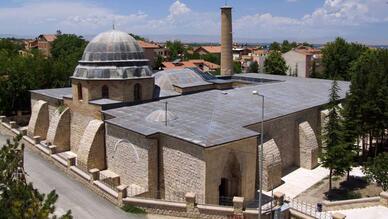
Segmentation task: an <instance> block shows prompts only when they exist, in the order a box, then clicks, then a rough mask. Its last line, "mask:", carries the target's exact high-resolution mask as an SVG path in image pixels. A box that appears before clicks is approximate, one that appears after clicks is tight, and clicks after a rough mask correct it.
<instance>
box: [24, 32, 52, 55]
mask: <svg viewBox="0 0 388 219" xmlns="http://www.w3.org/2000/svg"><path fill="white" fill-rule="evenodd" d="M58 34H60V32H59V31H58V33H57V34H41V35H39V36H38V37H37V38H36V39H34V40H27V41H25V49H26V50H31V49H38V50H39V51H41V53H42V54H43V55H44V56H51V48H52V43H53V42H54V40H56V39H57V36H58Z"/></svg>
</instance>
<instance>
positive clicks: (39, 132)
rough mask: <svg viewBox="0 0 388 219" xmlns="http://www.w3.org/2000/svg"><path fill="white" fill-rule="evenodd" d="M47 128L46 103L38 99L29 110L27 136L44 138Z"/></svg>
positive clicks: (47, 114) (47, 113)
mask: <svg viewBox="0 0 388 219" xmlns="http://www.w3.org/2000/svg"><path fill="white" fill-rule="evenodd" d="M48 128H49V110H48V103H47V102H46V101H43V100H38V101H36V103H35V104H34V106H33V107H32V110H31V117H30V122H29V123H28V129H27V135H28V136H29V137H34V136H40V137H41V138H42V139H46V136H47V131H48Z"/></svg>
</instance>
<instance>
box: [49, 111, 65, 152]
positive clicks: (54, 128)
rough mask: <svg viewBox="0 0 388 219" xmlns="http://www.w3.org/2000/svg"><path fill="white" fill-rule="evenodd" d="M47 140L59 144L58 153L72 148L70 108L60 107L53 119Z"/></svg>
mask: <svg viewBox="0 0 388 219" xmlns="http://www.w3.org/2000/svg"><path fill="white" fill-rule="evenodd" d="M47 142H50V143H51V144H53V145H55V146H57V147H56V153H59V152H63V151H69V150H70V109H69V108H65V109H64V110H63V111H62V110H60V108H58V109H57V110H56V111H55V113H54V115H53V117H52V119H51V120H50V125H49V128H48V132H47Z"/></svg>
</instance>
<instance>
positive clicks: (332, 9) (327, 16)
mask: <svg viewBox="0 0 388 219" xmlns="http://www.w3.org/2000/svg"><path fill="white" fill-rule="evenodd" d="M291 1H293V0H291ZM386 9H387V4H386V3H385V0H325V2H324V4H323V5H322V6H321V7H319V8H317V9H316V10H314V11H313V12H311V13H309V14H306V15H304V16H302V17H300V18H290V17H281V16H273V15H272V14H269V13H265V14H255V15H246V16H243V17H241V18H238V19H237V20H236V22H235V23H236V25H235V28H236V29H237V30H238V31H239V32H243V31H245V32H247V33H249V34H251V35H259V36H262V37H274V36H277V37H282V38H283V39H285V38H306V37H322V36H324V37H326V36H336V35H340V34H348V32H347V31H349V30H353V29H354V28H356V27H357V28H360V29H361V28H367V27H368V25H371V24H378V23H383V22H387V17H386ZM382 25H385V24H382ZM385 29H386V28H385Z"/></svg>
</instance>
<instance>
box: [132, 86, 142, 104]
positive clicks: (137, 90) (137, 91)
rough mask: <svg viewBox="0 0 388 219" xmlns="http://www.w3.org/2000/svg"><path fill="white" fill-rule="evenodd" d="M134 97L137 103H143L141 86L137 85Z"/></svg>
mask: <svg viewBox="0 0 388 219" xmlns="http://www.w3.org/2000/svg"><path fill="white" fill-rule="evenodd" d="M133 96H134V101H135V102H139V101H141V85H140V84H135V87H134V92H133Z"/></svg>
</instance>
